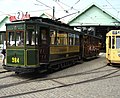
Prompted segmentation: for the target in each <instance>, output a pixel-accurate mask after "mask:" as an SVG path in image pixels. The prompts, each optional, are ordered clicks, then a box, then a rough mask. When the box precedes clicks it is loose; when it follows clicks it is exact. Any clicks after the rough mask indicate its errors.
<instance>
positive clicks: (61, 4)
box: [0, 0, 120, 20]
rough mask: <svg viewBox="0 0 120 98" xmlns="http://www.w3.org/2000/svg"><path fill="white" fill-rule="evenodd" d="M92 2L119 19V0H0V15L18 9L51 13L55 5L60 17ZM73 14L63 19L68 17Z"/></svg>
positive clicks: (57, 15) (81, 8) (14, 11)
mask: <svg viewBox="0 0 120 98" xmlns="http://www.w3.org/2000/svg"><path fill="white" fill-rule="evenodd" d="M92 3H95V4H97V5H98V6H100V7H101V8H102V9H104V10H106V11H107V12H109V13H111V14H114V16H116V17H117V18H119V19H120V2H119V0H0V17H5V16H6V15H8V14H9V15H15V14H16V13H17V12H18V11H22V12H29V13H30V15H31V16H40V14H41V13H43V12H46V13H49V14H51V15H52V13H53V6H55V17H56V18H60V17H63V16H66V15H69V14H71V13H75V12H78V11H80V12H81V11H82V10H83V9H85V8H87V7H88V6H89V5H91V4H92ZM74 15H75V14H73V15H71V16H69V17H66V18H64V19H65V20H67V19H70V18H72V17H74ZM0 20H1V19H0Z"/></svg>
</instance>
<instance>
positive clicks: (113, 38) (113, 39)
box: [112, 36, 115, 49]
mask: <svg viewBox="0 0 120 98" xmlns="http://www.w3.org/2000/svg"><path fill="white" fill-rule="evenodd" d="M114 48H115V37H114V36H113V37H112V49H114Z"/></svg>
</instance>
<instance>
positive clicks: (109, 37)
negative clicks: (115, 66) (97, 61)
mask: <svg viewBox="0 0 120 98" xmlns="http://www.w3.org/2000/svg"><path fill="white" fill-rule="evenodd" d="M109 48H111V36H109Z"/></svg>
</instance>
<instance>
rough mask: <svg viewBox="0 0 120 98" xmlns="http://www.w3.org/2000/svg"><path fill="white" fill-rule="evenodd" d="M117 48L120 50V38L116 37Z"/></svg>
mask: <svg viewBox="0 0 120 98" xmlns="http://www.w3.org/2000/svg"><path fill="white" fill-rule="evenodd" d="M116 48H117V49H120V36H116Z"/></svg>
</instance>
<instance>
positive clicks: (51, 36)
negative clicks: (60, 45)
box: [50, 30, 56, 45]
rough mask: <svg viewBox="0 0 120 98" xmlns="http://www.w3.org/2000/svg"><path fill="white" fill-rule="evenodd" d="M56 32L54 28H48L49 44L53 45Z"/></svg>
mask: <svg viewBox="0 0 120 98" xmlns="http://www.w3.org/2000/svg"><path fill="white" fill-rule="evenodd" d="M55 38H56V32H55V30H50V44H51V45H55V42H56V41H55Z"/></svg>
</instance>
